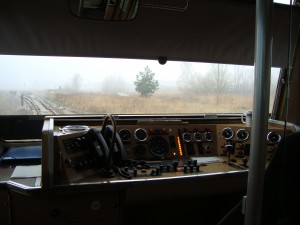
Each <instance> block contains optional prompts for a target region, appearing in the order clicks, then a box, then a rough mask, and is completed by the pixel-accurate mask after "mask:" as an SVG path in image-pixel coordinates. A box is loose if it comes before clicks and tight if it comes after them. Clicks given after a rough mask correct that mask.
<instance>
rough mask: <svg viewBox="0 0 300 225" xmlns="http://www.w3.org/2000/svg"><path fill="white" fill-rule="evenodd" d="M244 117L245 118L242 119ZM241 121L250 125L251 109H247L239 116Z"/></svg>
mask: <svg viewBox="0 0 300 225" xmlns="http://www.w3.org/2000/svg"><path fill="white" fill-rule="evenodd" d="M244 117H246V119H244ZM241 121H242V123H245V124H246V125H247V126H251V123H252V111H247V112H245V113H243V114H242V116H241Z"/></svg>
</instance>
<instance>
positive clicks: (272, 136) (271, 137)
mask: <svg viewBox="0 0 300 225" xmlns="http://www.w3.org/2000/svg"><path fill="white" fill-rule="evenodd" d="M267 140H268V141H269V142H270V143H272V144H276V143H278V142H279V141H280V140H281V136H280V134H278V133H276V132H274V131H272V132H270V133H268V135H267Z"/></svg>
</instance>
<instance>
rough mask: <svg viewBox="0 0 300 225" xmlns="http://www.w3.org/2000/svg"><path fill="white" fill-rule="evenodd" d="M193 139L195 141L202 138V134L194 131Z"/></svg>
mask: <svg viewBox="0 0 300 225" xmlns="http://www.w3.org/2000/svg"><path fill="white" fill-rule="evenodd" d="M194 139H195V141H197V142H199V141H201V140H202V134H201V133H200V132H196V133H194Z"/></svg>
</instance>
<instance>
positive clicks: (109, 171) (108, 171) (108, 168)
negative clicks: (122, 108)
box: [101, 114, 117, 177]
mask: <svg viewBox="0 0 300 225" xmlns="http://www.w3.org/2000/svg"><path fill="white" fill-rule="evenodd" d="M108 120H110V121H111V124H112V127H113V130H112V138H111V142H110V146H109V151H108V155H107V158H106V162H105V167H104V171H103V172H104V174H103V175H104V176H105V177H114V176H115V174H114V170H113V161H112V156H113V152H114V147H115V144H116V135H117V132H116V130H117V128H116V122H115V120H114V118H113V116H111V115H109V114H107V115H106V116H105V118H104V120H103V123H102V129H101V133H102V136H103V137H105V139H107V138H108V137H107V135H106V134H107V129H106V127H107V123H108Z"/></svg>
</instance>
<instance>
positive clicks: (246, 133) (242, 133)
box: [236, 129, 250, 141]
mask: <svg viewBox="0 0 300 225" xmlns="http://www.w3.org/2000/svg"><path fill="white" fill-rule="evenodd" d="M236 136H237V138H238V139H239V140H242V141H245V140H247V139H248V138H249V136H250V133H249V131H247V130H245V129H239V130H238V131H237V132H236Z"/></svg>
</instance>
